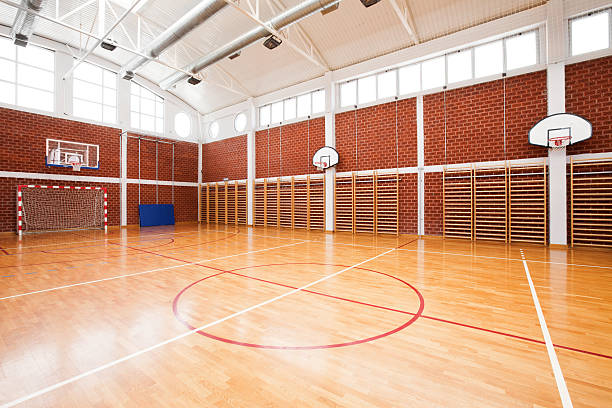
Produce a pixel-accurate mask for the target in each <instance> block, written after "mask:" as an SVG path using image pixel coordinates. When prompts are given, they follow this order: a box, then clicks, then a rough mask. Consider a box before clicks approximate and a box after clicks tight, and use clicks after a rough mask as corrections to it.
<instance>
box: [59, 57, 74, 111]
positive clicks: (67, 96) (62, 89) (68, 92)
mask: <svg viewBox="0 0 612 408" xmlns="http://www.w3.org/2000/svg"><path fill="white" fill-rule="evenodd" d="M73 60H74V58H72V56H71V55H69V54H66V53H65V52H60V51H58V52H56V53H55V71H56V72H57V73H58V75H55V89H56V90H57V92H55V113H56V115H57V116H58V117H64V116H65V115H72V77H70V78H68V79H66V80H63V79H62V76H63V75H64V73H65V72H68V70H69V69H70V68H72V64H73Z"/></svg>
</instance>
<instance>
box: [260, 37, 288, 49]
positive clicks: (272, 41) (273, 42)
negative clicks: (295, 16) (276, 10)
mask: <svg viewBox="0 0 612 408" xmlns="http://www.w3.org/2000/svg"><path fill="white" fill-rule="evenodd" d="M282 42H283V41H282V40H281V39H280V38H278V37H277V36H275V35H271V36H269V37H268V38H266V41H264V43H263V45H264V46H265V47H266V48H267V49H269V50H273V49H274V48H276V47H278V46H279V45H281V43H282Z"/></svg>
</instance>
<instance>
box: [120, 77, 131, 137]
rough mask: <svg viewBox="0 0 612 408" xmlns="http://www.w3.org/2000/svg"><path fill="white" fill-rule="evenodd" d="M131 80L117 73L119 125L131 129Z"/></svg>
mask: <svg viewBox="0 0 612 408" xmlns="http://www.w3.org/2000/svg"><path fill="white" fill-rule="evenodd" d="M130 95H131V94H130V81H126V80H125V79H123V78H121V77H120V76H119V75H117V120H118V121H119V127H120V128H122V129H124V130H126V129H130V110H131V109H130Z"/></svg>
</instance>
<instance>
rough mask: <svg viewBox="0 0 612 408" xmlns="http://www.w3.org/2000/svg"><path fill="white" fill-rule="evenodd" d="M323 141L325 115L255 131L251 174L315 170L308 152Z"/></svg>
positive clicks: (279, 174) (322, 144) (273, 175)
mask: <svg viewBox="0 0 612 408" xmlns="http://www.w3.org/2000/svg"><path fill="white" fill-rule="evenodd" d="M324 145H325V118H315V119H311V120H305V121H301V122H296V123H291V124H289V125H283V126H277V127H274V128H270V129H269V130H268V129H265V130H260V131H258V132H256V133H255V174H256V175H255V177H256V178H263V177H278V176H294V175H300V174H312V173H316V171H317V170H316V168H315V167H314V166H313V165H312V155H313V154H314V152H315V151H316V150H317V149H319V148H320V147H323V146H324Z"/></svg>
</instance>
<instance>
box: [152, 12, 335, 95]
mask: <svg viewBox="0 0 612 408" xmlns="http://www.w3.org/2000/svg"><path fill="white" fill-rule="evenodd" d="M338 3H340V0H307V1H305V2H303V3H301V4H298V5H297V6H295V7H293V8H291V9H289V10H287V11H285V12H283V13H281V14H279V15H278V16H276V17H274V18H273V19H271V20H269V21H267V22H266V26H270V27H272V28H274V29H275V30H277V31H278V30H282V29H284V28H287V27H289V26H290V25H292V24H295V23H297V22H298V21H300V20H302V19H303V18H306V17H308V16H310V15H311V14H314V13H316V12H319V11H321V12H323V11H325V10H326V9H328V8H330V7H334V6H336V5H337V4H338ZM269 35H270V33H269V32H268V30H267V29H266V28H265V27H263V26H260V27H257V28H254V29H252V30H251V31H249V32H247V33H245V34H243V35H241V36H240V37H238V38H236V39H235V40H234V41H232V42H230V43H229V44H226V45H224V46H223V47H220V48H218V49H217V50H216V51H214V52H212V53H210V54H208V55H206V56H204V57H202V58H200V59H199V60H197V61H195V62H192V63H191V64H189V65H188V66H186V67H185V68H184V71H191V72H193V73H194V74H195V73H197V72H199V71H201V70H203V69H204V68H206V67H209V66H211V65H213V64H214V63H216V62H218V61H220V60H222V59H223V58H226V57H228V56H230V55H232V54H235V53H236V52H238V51H240V50H242V49H243V48H246V47H248V46H249V45H251V44H253V43H254V42H256V41H259V40H261V39H263V38H266V37H268V36H269ZM187 78H189V75H187V74H185V73H183V72H180V71H177V72H175V73H174V74H172V75H170V76H169V77H167V78H165V79H164V80H163V81H161V83H160V84H159V86H160V87H161V88H162V89H164V90H167V89H168V88H170V87H171V86H172V85H174V84H176V83H177V82H179V81H182V80H185V79H187Z"/></svg>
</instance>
